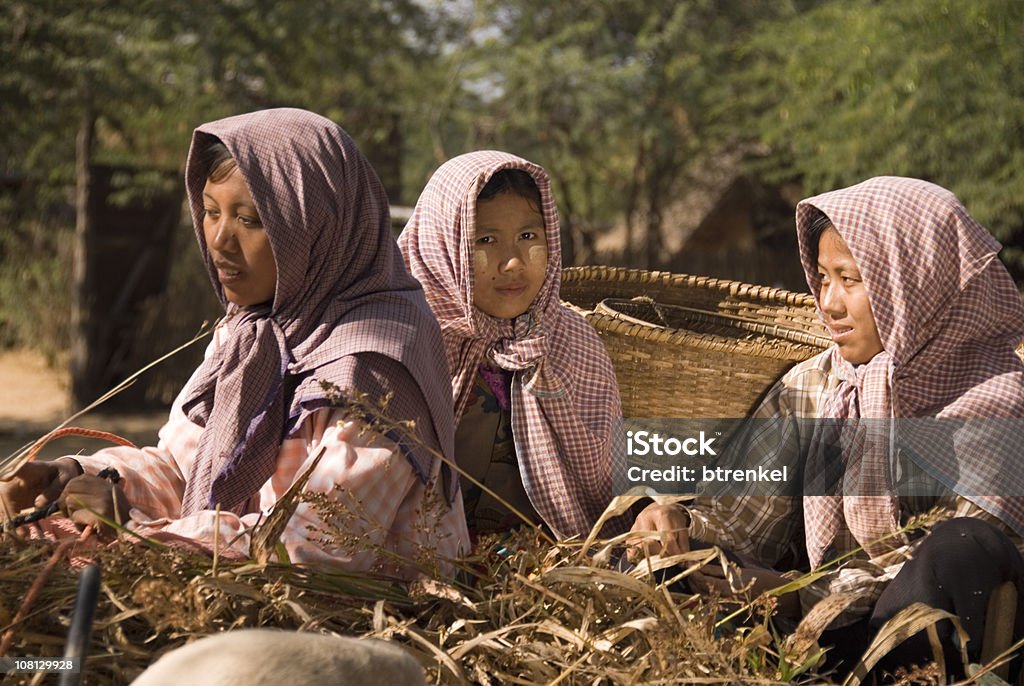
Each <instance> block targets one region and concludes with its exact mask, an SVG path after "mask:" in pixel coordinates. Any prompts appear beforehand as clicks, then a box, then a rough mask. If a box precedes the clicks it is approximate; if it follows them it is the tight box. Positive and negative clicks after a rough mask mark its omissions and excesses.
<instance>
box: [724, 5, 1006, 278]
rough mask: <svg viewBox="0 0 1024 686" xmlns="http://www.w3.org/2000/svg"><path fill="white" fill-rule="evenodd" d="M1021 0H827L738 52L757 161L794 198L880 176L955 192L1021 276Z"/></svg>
mask: <svg viewBox="0 0 1024 686" xmlns="http://www.w3.org/2000/svg"><path fill="white" fill-rule="evenodd" d="M1022 32H1024V5H1022V4H1021V3H1015V2H1005V1H1003V0H972V1H968V0H942V1H936V2H892V3H877V2H869V1H866V0H859V1H855V2H849V1H843V2H827V3H823V4H820V5H818V6H814V7H812V8H811V9H809V10H807V11H804V12H799V11H796V9H794V10H793V11H792V12H791V14H790V16H789V17H788V18H786V19H785V20H780V21H777V22H771V23H765V24H763V25H762V26H760V27H759V29H758V30H757V32H756V35H755V36H754V38H753V39H752V40H751V41H750V42H749V44H747V45H746V46H745V47H744V49H743V50H742V51H741V55H742V57H743V58H744V60H745V66H744V69H743V70H740V71H738V72H737V73H736V75H735V77H734V82H735V83H736V84H737V85H738V86H739V87H740V88H739V90H738V91H737V92H738V94H739V95H740V100H739V103H740V105H741V106H740V108H739V110H738V111H734V115H735V114H737V113H738V114H739V116H732V117H726V118H724V119H723V123H727V125H729V126H732V127H734V128H737V127H742V128H743V129H744V130H746V131H749V132H754V134H755V135H754V136H753V138H755V139H756V140H759V141H761V142H763V143H766V144H767V145H768V147H769V149H770V154H769V155H768V157H767V158H766V159H765V160H763V164H761V165H760V167H759V168H760V169H761V170H762V171H763V172H764V173H767V174H770V175H772V176H773V177H774V178H798V179H800V180H801V181H802V183H803V187H804V192H805V194H807V195H810V194H814V193H817V192H820V191H824V190H828V189H832V188H837V187H842V186H846V185H850V184H852V183H856V182H858V181H861V180H863V179H865V178H867V177H870V176H875V175H881V174H896V175H905V176H915V177H920V178H924V179H928V180H931V181H934V182H936V183H938V184H940V185H943V186H945V187H947V188H949V189H951V190H952V191H954V192H955V193H956V194H957V195H958V196H959V197H960V199H961V200H963V201H964V203H965V204H966V205H967V207H968V209H969V210H970V211H971V212H972V214H973V215H974V216H975V217H976V218H977V219H978V220H979V221H981V222H982V223H984V224H985V225H986V226H988V227H989V228H990V229H991V230H992V231H993V233H994V234H995V235H996V236H997V237H998V238H1000V239H1001V240H1002V241H1003V242H1004V244H1006V245H1007V246H1008V247H1007V248H1006V250H1004V252H1003V258H1004V260H1005V261H1006V262H1007V263H1008V264H1010V265H1011V266H1012V267H1013V268H1015V269H1016V270H1017V274H1018V275H1022V274H1024V250H1022V249H1021V246H1022V245H1024V43H1022V42H1021V35H1022Z"/></svg>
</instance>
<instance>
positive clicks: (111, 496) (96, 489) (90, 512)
mask: <svg viewBox="0 0 1024 686" xmlns="http://www.w3.org/2000/svg"><path fill="white" fill-rule="evenodd" d="M60 506H61V509H62V510H64V511H65V512H66V513H67V515H68V517H70V518H71V521H73V522H74V523H75V524H77V525H79V526H81V527H86V526H91V527H93V528H94V529H95V530H96V532H97V533H100V534H103V535H110V534H113V533H114V529H113V528H112V527H110V526H109V525H108V524H107V523H106V521H104V520H107V521H111V522H116V523H118V524H123V523H124V522H126V521H128V509H129V508H128V499H127V498H126V497H125V494H124V490H123V489H122V488H121V486H120V485H119V484H116V483H113V482H111V481H108V480H107V479H102V478H100V477H98V476H93V475H92V474H83V475H82V476H79V477H76V478H74V479H72V480H71V481H70V482H68V485H67V486H66V487H65V488H64V492H63V493H62V494H61V496H60Z"/></svg>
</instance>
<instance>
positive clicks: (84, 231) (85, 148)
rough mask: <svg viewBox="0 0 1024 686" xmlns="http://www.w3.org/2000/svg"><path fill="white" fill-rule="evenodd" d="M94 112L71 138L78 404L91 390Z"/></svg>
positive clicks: (73, 359)
mask: <svg viewBox="0 0 1024 686" xmlns="http://www.w3.org/2000/svg"><path fill="white" fill-rule="evenodd" d="M95 135H96V115H95V113H94V112H93V111H92V108H91V107H86V108H85V111H84V112H83V113H82V119H81V122H80V124H79V128H78V136H77V138H76V140H75V247H74V265H73V267H72V274H71V287H72V289H73V290H72V294H71V336H72V338H71V402H72V404H73V405H74V406H75V407H76V408H77V407H82V406H84V405H85V404H86V403H88V402H90V401H92V400H93V399H94V398H93V397H91V396H92V395H94V393H95V378H96V370H95V358H96V356H95V354H94V350H93V348H94V346H95V344H96V340H97V337H98V336H97V322H96V317H95V315H94V313H93V311H92V299H93V293H94V291H95V289H94V287H93V286H94V284H93V281H94V279H95V275H94V274H93V269H92V268H91V266H90V256H91V255H92V243H93V241H94V240H95V236H94V233H95V227H94V223H95V222H94V220H93V216H92V208H91V207H90V202H89V199H90V196H91V193H90V191H91V188H92V177H91V171H90V165H91V162H92V149H93V139H94V138H95Z"/></svg>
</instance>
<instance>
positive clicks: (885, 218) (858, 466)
mask: <svg viewBox="0 0 1024 686" xmlns="http://www.w3.org/2000/svg"><path fill="white" fill-rule="evenodd" d="M796 220H797V233H798V237H799V243H800V257H801V261H802V263H803V267H804V270H805V272H806V275H807V282H808V285H809V286H810V288H811V292H812V293H813V294H814V296H815V299H816V302H817V304H818V309H819V313H820V315H821V318H822V320H823V321H824V322H825V324H826V325H827V327H828V329H829V331H830V333H831V336H832V339H833V341H834V345H833V346H832V347H831V348H830V349H829V350H828V351H826V352H824V353H822V354H821V355H818V356H816V357H814V358H812V359H810V360H808V361H806V362H804V363H801V364H799V365H797V366H796V367H794V368H793V369H792V370H790V371H789V372H788V373H787V374H786V375H785V377H784V378H783V379H782V380H781V381H780V382H779V384H777V385H776V386H775V387H774V388H773V389H772V390H771V391H770V392H769V394H768V396H767V397H766V399H765V401H764V402H763V403H762V405H761V406H760V407H759V408H758V409H757V410H756V411H755V413H754V417H755V418H758V419H765V420H769V419H771V420H779V419H780V418H787V417H789V418H796V419H809V420H813V419H826V420H838V421H829V422H819V423H818V424H815V425H813V428H811V429H810V430H803V431H796V432H791V433H790V434H789V436H788V439H789V441H790V443H788V444H787V443H785V441H782V440H780V438H779V435H777V434H771V435H768V432H761V433H760V434H758V435H756V436H755V437H754V438H752V439H750V440H749V441H748V443H746V444H745V449H746V459H747V460H748V464H758V463H761V462H762V461H764V460H777V459H780V457H781V459H784V460H793V461H794V464H793V467H794V468H796V469H802V470H803V471H802V473H803V474H804V485H803V492H802V495H803V497H784V496H778V497H765V496H760V497H753V496H746V497H730V498H718V499H714V498H706V499H702V500H699V501H698V502H696V503H694V504H693V505H692V506H690V507H687V508H679V507H675V508H658V507H652V508H650V510H651V511H650V512H648V513H646V514H642V515H641V518H645V521H646V522H647V524H648V528H661V529H668V528H676V529H680V530H681V531H680V532H679V534H678V535H677V536H675V537H673V538H672V540H671V543H672V545H673V546H674V550H672V551H670V552H677V551H679V550H685V549H686V548H687V547H688V545H689V540H690V539H693V540H700V541H703V542H708V543H714V544H717V545H720V546H722V547H723V548H726V549H729V550H731V551H733V552H735V553H738V554H740V555H741V556H745V557H746V559H747V560H748V561H749V562H750V563H751V565H753V566H752V567H751V568H749V569H747V570H746V576H747V577H748V578H757V583H756V584H755V587H754V588H755V590H766V589H768V588H772V587H776V586H779V585H781V584H782V583H784V582H785V581H786V579H783V578H781V577H780V576H779V574H778V573H776V572H773V571H772V570H771V569H768V568H772V569H775V570H793V569H797V568H805V567H804V565H806V566H807V567H811V568H813V567H817V566H819V565H821V564H824V563H828V562H831V561H835V560H837V559H838V558H840V557H843V556H844V555H847V554H852V556H851V557H849V558H846V559H844V561H843V564H841V565H839V566H838V569H837V568H836V567H833V568H832V569H833V571H831V572H830V573H829V574H827V575H826V576H825V577H824V578H822V579H820V580H818V581H817V582H815V583H812V584H810V585H809V586H807V587H805V588H804V589H801V591H800V592H799V595H797V594H796V593H791V594H788V597H784V598H783V603H782V608H783V610H784V611H789V612H791V613H794V614H799V613H800V612H801V606H802V610H803V611H806V610H809V609H810V607H812V606H813V605H815V604H816V603H817V602H818V601H819V600H821V599H822V598H824V597H825V596H827V595H833V594H838V593H847V594H849V595H848V596H846V599H847V600H846V602H847V603H848V605H847V607H846V610H845V611H844V612H843V613H842V614H840V615H839V616H838V617H837V618H836V619H835V620H834V621H833V622H832V627H834V628H835V627H840V626H844V625H845V626H846V627H847V628H846V629H844V630H843V632H844V633H843V636H842V638H841V639H839V641H838V642H839V643H840V645H839V648H837V650H840V649H841V648H842V647H844V646H845V647H847V648H850V647H851V646H859V648H860V649H863V647H864V646H865V643H864V642H860V641H857V640H850V639H851V637H853V636H855V634H856V632H858V631H860V632H861V633H862V634H863V637H864V641H866V638H867V637H868V636H869V635H870V633H871V632H873V631H875V630H877V629H878V628H879V627H880V626H881V625H882V624H883V623H884V622H885V621H886V620H887V619H889V618H891V617H892V616H893V615H894V614H895V613H896V612H897V611H898V610H900V609H902V608H904V607H906V606H908V605H910V604H911V603H913V602H915V601H920V602H924V603H926V604H928V605H931V606H934V607H939V608H942V609H945V610H947V611H950V612H952V613H954V614H956V615H958V616H959V617H960V619H961V621H962V622H963V626H964V627H965V629H967V631H968V633H969V634H970V636H971V639H972V642H971V645H970V646H969V647H970V648H971V649H972V650H977V649H978V647H979V644H980V640H981V634H982V628H983V627H984V621H985V608H986V605H987V602H988V597H989V594H990V593H991V591H992V590H993V588H994V587H996V586H998V585H999V584H1001V583H1003V582H1005V581H1013V582H1015V583H1016V584H1017V588H1018V591H1019V592H1020V593H1019V595H1020V598H1021V599H1022V601H1024V576H1022V574H1024V562H1022V560H1021V556H1020V553H1019V551H1018V548H1022V547H1024V546H1022V543H1021V535H1022V534H1024V472H1022V471H1021V470H1020V468H1019V464H1020V458H1021V455H1022V442H1021V439H1020V436H1021V432H1020V430H1019V420H1021V419H1024V363H1022V362H1021V359H1020V358H1019V357H1018V356H1017V354H1016V353H1015V351H1014V348H1015V346H1017V345H1018V343H1019V342H1020V341H1021V339H1022V338H1024V305H1022V303H1021V297H1020V294H1019V293H1018V291H1017V289H1016V287H1015V285H1014V282H1013V280H1012V278H1011V277H1010V275H1009V273H1008V272H1007V271H1006V269H1005V267H1003V265H1002V264H1001V263H1000V261H999V260H998V258H997V253H998V251H999V249H1000V245H999V244H998V242H997V241H996V240H995V239H993V238H992V236H991V235H990V234H989V233H988V231H986V230H985V229H984V228H983V227H982V226H980V225H979V224H978V223H977V222H975V221H974V220H973V219H972V218H971V217H970V215H969V214H968V213H967V211H966V209H965V208H964V207H963V205H962V204H961V203H960V202H959V200H957V199H956V197H955V196H954V195H953V194H952V193H950V192H949V191H947V190H945V189H943V188H940V187H938V186H936V185H934V184H931V183H927V182H925V181H920V180H917V179H906V178H898V177H879V178H874V179H870V180H868V181H865V182H864V183H861V184H858V185H856V186H853V187H851V188H846V189H842V190H837V191H832V192H829V193H825V194H823V195H820V196H817V197H814V198H810V199H807V200H804V201H802V202H801V203H800V204H799V205H798V207H797V212H796ZM776 425H778V426H783V424H782V423H778V424H776ZM802 426H803V427H808V426H812V425H809V424H802ZM784 455H788V457H784ZM823 457H827V458H830V459H828V460H825V459H823ZM932 508H935V510H936V511H937V512H938V513H939V514H940V517H944V518H946V519H949V518H951V517H952V519H949V521H946V522H943V523H940V524H937V525H934V526H927V527H926V528H925V531H926V532H928V533H927V535H925V536H923V537H922V536H920V535H918V536H916V537H915V535H914V534H913V533H908V532H907V531H906V530H905V529H904V527H905V525H906V524H907V523H908V520H909V519H910V518H911V517H913V516H915V515H921V514H924V513H925V512H926V511H929V510H932ZM670 518H671V519H672V521H673V522H675V523H676V524H675V526H674V527H670V526H668V525H666V524H665V523H666V522H668V521H669V519H670ZM647 520H650V521H647ZM656 520H657V521H656ZM679 522H681V524H680V523H679ZM659 524H661V526H660V527H659V526H658V525H659ZM918 533H920V532H918ZM858 549H859V552H856V551H858ZM754 566H756V567H759V568H755V567H754ZM702 581H703V582H704V584H705V586H708V587H712V588H714V589H715V590H717V591H719V592H722V593H724V594H731V593H732V591H731V590H730V588H729V585H728V584H727V583H725V582H724V580H721V579H713V578H710V577H709V576H707V574H705V575H704V577H703V578H702ZM1020 609H1021V612H1020V614H1019V616H1022V617H1024V602H1022V605H1021V608H1020ZM945 624H946V625H947V626H945V630H946V633H947V637H948V635H949V634H951V632H952V627H951V626H949V625H948V623H945ZM1018 629H1024V627H1018ZM832 638H834V639H835V638H837V637H836V636H833V637H832ZM918 638H919V639H921V640H920V641H918V642H917V643H915V642H913V641H911V642H908V643H907V644H905V645H904V647H903V648H901V652H900V653H899V655H897V656H894V658H893V660H898V661H900V662H902V663H904V664H905V663H906V662H913V661H919V660H923V661H927V660H928V659H930V656H931V651H930V649H929V648H928V644H927V641H925V640H924V637H923V635H921V636H919V637H918ZM956 653H957V651H956V650H954V649H947V652H946V654H947V658H949V659H950V660H953V659H954V657H953V656H954V655H955V654H956ZM846 657H847V658H848V659H849V658H851V657H859V653H856V652H854V653H849V654H848V655H847V656H846ZM973 657H975V658H976V657H977V654H976V653H975V654H974V655H973ZM891 664H893V663H892V662H890V665H891ZM850 666H851V665H850V664H849V663H847V665H846V667H847V668H849V667H850ZM951 666H952V667H953V668H955V669H962V666H958V665H956V664H955V663H952V662H951Z"/></svg>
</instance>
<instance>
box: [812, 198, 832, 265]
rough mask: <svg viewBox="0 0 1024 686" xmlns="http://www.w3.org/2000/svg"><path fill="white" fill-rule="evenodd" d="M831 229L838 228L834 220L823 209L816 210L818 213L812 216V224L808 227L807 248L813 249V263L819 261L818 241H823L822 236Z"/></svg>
mask: <svg viewBox="0 0 1024 686" xmlns="http://www.w3.org/2000/svg"><path fill="white" fill-rule="evenodd" d="M829 229H831V230H832V231H835V230H836V227H835V225H834V224H832V220H831V219H829V218H828V216H827V215H826V214H825V213H824V212H822V211H821V210H816V214H815V215H814V216H813V217H812V218H811V221H810V224H809V225H808V227H807V248H808V250H810V251H811V262H812V263H813V264H817V263H818V243H820V242H821V237H822V236H823V235H824V234H825V232H826V231H828V230H829Z"/></svg>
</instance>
